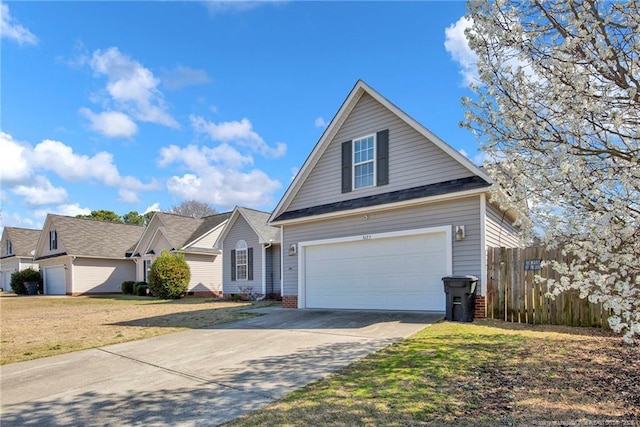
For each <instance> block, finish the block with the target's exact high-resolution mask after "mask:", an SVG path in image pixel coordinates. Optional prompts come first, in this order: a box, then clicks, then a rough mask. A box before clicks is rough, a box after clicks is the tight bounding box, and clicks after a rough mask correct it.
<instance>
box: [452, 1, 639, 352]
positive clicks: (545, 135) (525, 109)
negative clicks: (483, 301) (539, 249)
mask: <svg viewBox="0 0 640 427" xmlns="http://www.w3.org/2000/svg"><path fill="white" fill-rule="evenodd" d="M468 7H469V13H468V15H467V17H468V18H469V19H470V20H471V21H472V26H471V27H470V28H469V29H468V30H467V32H466V36H467V38H468V40H469V46H470V47H471V48H472V49H473V51H474V52H475V53H476V54H477V56H478V62H477V67H478V76H479V77H478V81H476V82H475V84H474V85H473V89H474V92H475V96H473V97H471V98H467V99H464V100H463V103H464V104H465V105H466V107H467V115H466V120H465V122H464V125H465V126H466V127H468V128H469V129H471V130H472V131H473V132H475V133H476V134H477V135H478V137H479V139H480V141H481V144H482V146H483V150H484V151H485V152H486V154H487V157H488V161H487V169H488V170H489V172H490V173H491V174H492V176H493V177H494V179H495V180H496V181H497V182H498V183H499V184H500V186H501V187H502V189H503V191H502V192H500V193H498V192H496V193H495V195H494V197H495V198H496V199H498V200H499V201H500V202H501V203H502V204H503V205H504V206H505V207H510V208H514V209H517V210H518V211H519V213H520V215H519V220H520V221H521V222H522V225H523V226H524V227H523V229H526V230H528V232H529V233H530V234H531V235H532V234H533V233H537V234H538V235H540V234H541V235H543V240H544V242H545V243H546V244H547V245H549V246H551V247H558V246H561V247H563V248H564V250H565V251H567V252H570V253H571V254H572V258H573V260H572V261H571V262H569V263H565V264H559V263H554V264H553V268H554V269H555V270H556V271H558V272H559V273H561V275H562V279H561V280H560V281H558V282H554V281H552V282H551V283H550V285H551V289H552V292H553V293H554V294H556V295H557V294H558V293H560V292H562V291H565V290H568V289H578V290H579V291H580V294H581V296H582V297H583V298H585V297H588V298H589V300H590V301H592V302H603V303H604V306H605V308H609V309H611V310H613V313H614V315H613V316H612V317H611V318H610V319H609V324H610V325H611V327H612V328H613V329H614V330H615V331H617V332H625V340H627V341H628V342H631V341H633V339H634V336H635V337H637V336H640V59H639V58H640V2H639V1H638V0H635V1H627V2H622V1H620V2H602V1H596V0H583V1H581V2H573V1H564V0H550V1H542V0H533V1H522V0H496V1H494V0H478V1H475V0H474V1H470V2H469V5H468Z"/></svg>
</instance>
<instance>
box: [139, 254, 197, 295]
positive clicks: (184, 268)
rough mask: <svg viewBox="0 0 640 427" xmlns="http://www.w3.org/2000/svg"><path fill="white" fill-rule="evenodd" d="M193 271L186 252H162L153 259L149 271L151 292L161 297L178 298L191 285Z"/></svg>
mask: <svg viewBox="0 0 640 427" xmlns="http://www.w3.org/2000/svg"><path fill="white" fill-rule="evenodd" d="M189 280H191V271H190V270H189V264H187V261H186V260H185V257H184V254H170V253H169V252H167V251H162V254H161V255H160V256H159V257H158V258H156V259H155V261H153V264H151V270H150V271H149V288H150V289H151V293H152V294H153V295H155V296H156V297H158V298H161V299H178V298H180V297H181V296H182V295H184V293H185V292H187V289H188V287H189Z"/></svg>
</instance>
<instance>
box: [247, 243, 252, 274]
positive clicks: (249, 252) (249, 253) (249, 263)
mask: <svg viewBox="0 0 640 427" xmlns="http://www.w3.org/2000/svg"><path fill="white" fill-rule="evenodd" d="M247 280H253V248H248V249H247Z"/></svg>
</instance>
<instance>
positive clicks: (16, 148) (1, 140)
mask: <svg viewBox="0 0 640 427" xmlns="http://www.w3.org/2000/svg"><path fill="white" fill-rule="evenodd" d="M26 150H28V147H27V146H26V145H25V144H21V143H19V142H17V141H15V140H14V139H13V137H12V136H11V135H9V134H7V133H4V132H0V153H2V155H1V156H0V179H1V180H2V182H3V183H4V184H5V185H6V184H7V183H13V182H22V181H24V180H26V179H27V178H29V176H31V168H30V167H29V164H28V162H27V159H26V157H25V151H26Z"/></svg>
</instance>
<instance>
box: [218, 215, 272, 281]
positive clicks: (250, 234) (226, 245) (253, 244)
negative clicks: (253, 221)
mask: <svg viewBox="0 0 640 427" xmlns="http://www.w3.org/2000/svg"><path fill="white" fill-rule="evenodd" d="M239 240H244V241H245V242H247V247H249V248H253V280H236V281H231V251H232V250H234V249H235V248H236V244H237V243H238V241H239ZM222 249H223V251H224V253H223V255H222V261H223V263H224V267H223V269H222V274H223V282H222V286H223V292H224V293H225V294H237V293H240V288H241V287H242V288H245V287H248V286H253V291H254V292H262V245H261V244H260V243H259V239H258V235H257V234H256V233H255V232H254V231H253V228H251V226H250V225H249V223H247V221H246V220H245V219H244V218H243V217H242V215H239V216H238V219H236V221H235V222H234V223H233V226H232V227H231V229H230V230H229V232H228V233H227V236H226V237H225V239H224V240H223V242H222Z"/></svg>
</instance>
